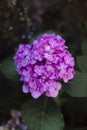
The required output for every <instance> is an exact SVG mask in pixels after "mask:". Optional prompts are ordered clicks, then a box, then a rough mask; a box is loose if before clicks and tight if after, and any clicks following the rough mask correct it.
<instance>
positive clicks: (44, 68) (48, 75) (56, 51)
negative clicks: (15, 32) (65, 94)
mask: <svg viewBox="0 0 87 130" xmlns="http://www.w3.org/2000/svg"><path fill="white" fill-rule="evenodd" d="M67 48H68V47H67V46H65V40H64V39H63V38H62V37H60V36H59V35H56V34H43V35H41V36H39V37H38V38H37V39H36V40H34V41H33V43H32V44H27V45H24V44H21V45H19V48H18V51H17V52H16V54H15V56H14V62H15V65H16V69H17V71H18V73H19V74H20V75H21V81H23V82H24V85H23V87H22V90H23V92H25V93H31V95H32V97H34V98H38V97H39V96H41V95H42V94H43V93H45V94H46V96H48V97H56V96H57V95H58V93H59V90H60V89H61V83H60V82H59V81H60V79H63V81H64V82H65V83H66V82H68V80H70V79H72V78H73V77H74V58H73V57H72V55H71V54H70V52H69V51H68V50H67Z"/></svg>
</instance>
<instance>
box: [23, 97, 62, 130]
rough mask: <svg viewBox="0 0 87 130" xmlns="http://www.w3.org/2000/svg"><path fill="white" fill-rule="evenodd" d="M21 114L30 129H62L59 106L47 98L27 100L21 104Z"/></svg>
mask: <svg viewBox="0 0 87 130" xmlns="http://www.w3.org/2000/svg"><path fill="white" fill-rule="evenodd" d="M22 115H23V119H24V121H25V123H27V125H28V127H29V129H30V130H63V126H64V121H63V116H62V113H61V112H60V108H59V107H58V106H57V104H56V103H55V102H54V101H53V100H50V99H49V100H48V98H42V97H41V98H39V99H37V100H35V99H32V100H30V101H27V102H26V103H25V104H24V105H23V106H22Z"/></svg>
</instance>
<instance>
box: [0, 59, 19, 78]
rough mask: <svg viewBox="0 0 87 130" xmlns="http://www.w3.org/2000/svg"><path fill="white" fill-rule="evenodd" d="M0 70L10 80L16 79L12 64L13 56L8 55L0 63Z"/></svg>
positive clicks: (16, 75)
mask: <svg viewBox="0 0 87 130" xmlns="http://www.w3.org/2000/svg"><path fill="white" fill-rule="evenodd" d="M0 69H1V72H2V73H3V74H4V75H5V76H6V77H7V78H8V79H11V80H17V79H18V77H19V76H18V74H17V72H16V68H15V66H14V62H13V57H9V58H7V59H6V60H4V61H3V62H2V64H1V67H0Z"/></svg>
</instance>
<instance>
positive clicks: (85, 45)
mask: <svg viewBox="0 0 87 130" xmlns="http://www.w3.org/2000/svg"><path fill="white" fill-rule="evenodd" d="M81 48H82V54H83V55H86V56H87V39H85V38H83V41H82V46H81Z"/></svg>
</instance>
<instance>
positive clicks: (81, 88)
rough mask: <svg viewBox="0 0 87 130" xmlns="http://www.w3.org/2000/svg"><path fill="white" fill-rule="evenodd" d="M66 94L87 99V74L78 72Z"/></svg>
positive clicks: (69, 84)
mask: <svg viewBox="0 0 87 130" xmlns="http://www.w3.org/2000/svg"><path fill="white" fill-rule="evenodd" d="M66 92H67V93H68V94H69V95H71V96H74V97H87V74H85V73H81V72H76V74H75V77H74V79H73V80H71V81H70V82H69V83H68V87H67V89H66Z"/></svg>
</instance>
